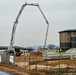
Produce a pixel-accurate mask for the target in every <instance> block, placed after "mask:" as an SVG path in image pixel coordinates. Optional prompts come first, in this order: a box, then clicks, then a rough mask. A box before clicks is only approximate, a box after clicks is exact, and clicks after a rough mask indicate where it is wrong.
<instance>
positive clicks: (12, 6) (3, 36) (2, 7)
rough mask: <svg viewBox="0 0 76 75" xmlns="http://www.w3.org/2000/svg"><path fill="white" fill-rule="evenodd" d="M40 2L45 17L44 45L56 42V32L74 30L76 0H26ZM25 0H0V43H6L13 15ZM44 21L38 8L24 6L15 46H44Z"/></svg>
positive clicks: (75, 27) (57, 35)
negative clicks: (46, 37)
mask: <svg viewBox="0 0 76 75" xmlns="http://www.w3.org/2000/svg"><path fill="white" fill-rule="evenodd" d="M27 2H28V3H39V5H40V7H41V9H42V11H43V13H44V14H45V16H46V18H47V19H48V21H49V23H50V26H49V33H48V40H47V44H55V45H59V33H58V32H59V31H61V30H66V29H76V0H27ZM24 3H25V0H0V45H2V46H3V45H9V44H10V40H11V33H12V27H13V23H14V21H15V18H16V16H17V14H18V12H19V10H20V8H21V6H22V4H24ZM46 26H47V25H46V22H45V20H44V18H43V16H42V15H41V13H40V11H39V9H38V8H37V7H31V6H27V7H25V9H24V11H23V12H22V14H21V16H20V18H19V23H18V25H17V29H16V36H15V44H14V45H18V46H37V45H44V39H45V32H46Z"/></svg>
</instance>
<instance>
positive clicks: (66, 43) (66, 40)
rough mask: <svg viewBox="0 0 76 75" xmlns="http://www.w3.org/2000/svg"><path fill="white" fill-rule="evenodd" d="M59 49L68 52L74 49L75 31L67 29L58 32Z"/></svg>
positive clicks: (75, 46)
mask: <svg viewBox="0 0 76 75" xmlns="http://www.w3.org/2000/svg"><path fill="white" fill-rule="evenodd" d="M59 37H60V48H61V49H63V50H68V49H70V48H76V29H69V30H64V31H60V32H59Z"/></svg>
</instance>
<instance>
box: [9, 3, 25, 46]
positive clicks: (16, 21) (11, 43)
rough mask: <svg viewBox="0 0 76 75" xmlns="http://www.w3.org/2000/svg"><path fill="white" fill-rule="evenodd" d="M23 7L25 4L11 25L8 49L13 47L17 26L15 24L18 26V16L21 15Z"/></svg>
mask: <svg viewBox="0 0 76 75" xmlns="http://www.w3.org/2000/svg"><path fill="white" fill-rule="evenodd" d="M25 6H26V3H25V4H23V5H22V7H21V9H20V11H19V13H18V15H17V17H16V19H15V22H14V24H13V29H12V35H11V41H10V47H13V45H14V39H15V32H16V26H17V24H18V20H19V17H20V15H21V13H22V11H23V9H24V7H25Z"/></svg>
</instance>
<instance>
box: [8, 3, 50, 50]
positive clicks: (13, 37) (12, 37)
mask: <svg viewBox="0 0 76 75" xmlns="http://www.w3.org/2000/svg"><path fill="white" fill-rule="evenodd" d="M27 5H30V6H36V7H38V8H39V10H40V12H41V14H42V15H43V17H44V19H45V21H46V24H47V30H46V36H45V43H44V48H45V46H46V41H47V35H48V28H49V22H48V20H47V19H46V17H45V15H44V13H43V12H42V10H41V8H40V7H39V4H38V3H32V4H29V3H25V4H23V5H22V7H21V9H20V11H19V13H18V15H17V17H16V19H15V22H14V25H13V29H12V35H11V41H10V49H9V50H13V45H14V40H15V33H16V27H17V24H18V20H19V18H20V15H21V13H22V11H23V9H24V8H25V6H27Z"/></svg>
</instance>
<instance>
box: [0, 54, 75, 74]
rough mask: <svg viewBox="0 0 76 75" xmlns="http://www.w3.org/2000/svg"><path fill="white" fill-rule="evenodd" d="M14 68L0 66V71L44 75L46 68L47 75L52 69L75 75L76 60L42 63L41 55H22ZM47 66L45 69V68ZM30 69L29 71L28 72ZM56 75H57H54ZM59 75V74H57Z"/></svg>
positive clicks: (17, 58) (17, 59)
mask: <svg viewBox="0 0 76 75" xmlns="http://www.w3.org/2000/svg"><path fill="white" fill-rule="evenodd" d="M13 64H14V65H15V66H12V65H11V66H8V65H3V64H2V65H0V69H2V70H5V71H8V72H12V73H15V75H46V73H45V71H46V68H47V72H50V73H49V74H47V75H53V74H51V73H52V71H53V69H58V70H59V68H60V69H64V68H66V69H69V68H70V69H74V71H71V72H75V74H73V75H76V59H73V60H70V59H68V60H49V61H44V60H43V57H42V54H40V55H38V54H31V55H28V56H25V55H22V56H18V57H16V61H15V63H13ZM46 66H47V67H46ZM29 68H30V71H29ZM36 68H37V69H36ZM65 72H66V73H67V75H72V74H71V72H69V71H68V70H67V71H65ZM54 75H57V74H54ZM58 75H59V74H58ZM63 75H66V74H63Z"/></svg>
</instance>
